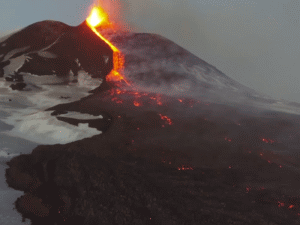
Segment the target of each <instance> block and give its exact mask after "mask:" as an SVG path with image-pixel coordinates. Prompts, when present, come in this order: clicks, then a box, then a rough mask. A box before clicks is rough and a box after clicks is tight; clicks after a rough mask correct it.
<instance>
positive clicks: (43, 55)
mask: <svg viewBox="0 0 300 225" xmlns="http://www.w3.org/2000/svg"><path fill="white" fill-rule="evenodd" d="M38 55H39V56H41V57H44V58H51V59H53V58H57V55H55V54H53V53H51V52H47V51H39V52H38Z"/></svg>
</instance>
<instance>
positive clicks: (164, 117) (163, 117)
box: [159, 114, 173, 125]
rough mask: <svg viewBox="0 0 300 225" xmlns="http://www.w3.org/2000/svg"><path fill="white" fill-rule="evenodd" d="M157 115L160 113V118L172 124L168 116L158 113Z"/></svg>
mask: <svg viewBox="0 0 300 225" xmlns="http://www.w3.org/2000/svg"><path fill="white" fill-rule="evenodd" d="M159 115H160V118H161V119H162V120H166V121H167V122H168V124H169V125H172V124H173V122H172V120H171V119H170V118H169V117H167V116H163V115H161V114H159Z"/></svg>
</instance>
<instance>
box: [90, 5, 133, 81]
mask: <svg viewBox="0 0 300 225" xmlns="http://www.w3.org/2000/svg"><path fill="white" fill-rule="evenodd" d="M86 23H87V25H88V26H89V27H90V28H91V29H92V31H93V32H94V33H95V34H96V35H97V36H98V37H99V38H101V39H102V40H103V41H104V42H105V43H106V44H108V45H109V46H110V47H111V49H112V50H113V66H114V67H113V70H112V71H111V72H110V74H109V75H108V76H107V77H106V80H107V81H121V80H124V81H125V82H126V83H127V84H128V85H129V83H128V82H127V81H126V80H125V79H124V77H123V76H122V75H121V74H120V73H119V71H120V70H121V69H123V65H124V57H123V55H122V54H121V52H120V51H119V49H117V48H116V47H115V46H114V45H113V44H111V43H110V42H109V41H108V40H107V39H105V38H104V37H103V36H102V35H101V34H100V33H99V32H98V31H97V30H96V27H99V26H105V25H108V24H110V23H109V20H108V15H107V13H105V11H104V10H103V9H102V8H100V7H96V6H95V7H94V8H93V9H92V11H91V14H90V15H89V17H88V18H87V19H86Z"/></svg>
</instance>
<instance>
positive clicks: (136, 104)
mask: <svg viewBox="0 0 300 225" xmlns="http://www.w3.org/2000/svg"><path fill="white" fill-rule="evenodd" d="M133 104H134V105H135V106H137V107H138V106H140V105H141V104H140V103H138V102H136V101H134V102H133Z"/></svg>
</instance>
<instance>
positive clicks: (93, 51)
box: [0, 21, 113, 80]
mask: <svg viewBox="0 0 300 225" xmlns="http://www.w3.org/2000/svg"><path fill="white" fill-rule="evenodd" d="M0 44H2V45H1V47H0V54H1V55H3V57H2V60H3V59H4V60H5V61H3V62H0V76H3V75H5V74H4V70H3V69H4V67H6V66H8V65H9V63H10V62H11V61H12V60H14V59H16V58H17V57H21V56H24V57H25V61H24V63H23V65H21V66H16V65H15V64H14V65H13V66H14V68H11V69H10V71H12V70H14V71H15V72H16V71H18V72H19V73H20V72H23V73H29V74H34V75H40V76H42V75H56V76H59V77H66V76H68V74H69V72H70V71H72V72H73V74H74V75H75V76H76V75H77V74H78V71H79V70H82V69H83V70H85V71H86V72H88V73H89V74H91V75H93V77H98V78H104V77H105V76H106V75H107V74H108V73H109V72H110V71H111V70H112V68H113V51H112V49H111V48H110V46H109V45H107V44H106V43H105V42H104V41H103V40H101V39H100V38H99V37H98V36H97V35H96V34H94V33H93V31H92V30H91V29H90V28H89V27H88V26H87V24H86V22H83V23H82V24H81V25H79V26H77V27H71V26H68V25H66V24H63V23H60V22H56V21H42V22H38V23H35V24H32V25H30V26H28V27H26V28H24V29H22V30H21V31H19V32H17V33H15V34H13V35H12V36H10V37H9V38H8V39H7V40H5V41H4V42H3V43H0ZM107 58H108V60H107ZM6 75H9V74H6ZM8 80H9V78H8Z"/></svg>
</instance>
